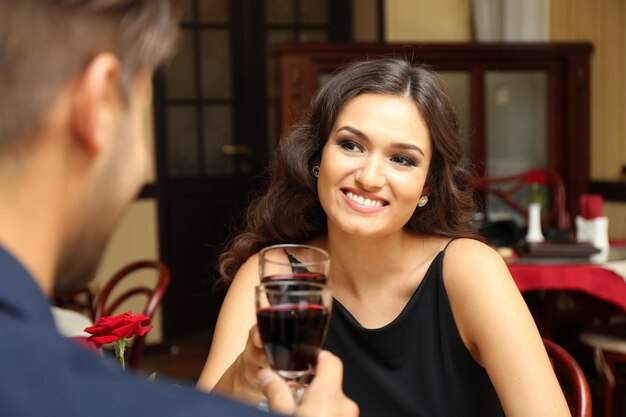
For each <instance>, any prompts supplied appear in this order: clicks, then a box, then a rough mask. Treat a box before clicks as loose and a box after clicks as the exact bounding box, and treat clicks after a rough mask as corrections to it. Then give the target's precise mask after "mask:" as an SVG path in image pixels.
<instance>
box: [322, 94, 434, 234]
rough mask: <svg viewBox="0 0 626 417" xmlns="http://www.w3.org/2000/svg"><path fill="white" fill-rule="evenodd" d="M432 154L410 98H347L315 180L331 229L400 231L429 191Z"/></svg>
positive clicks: (429, 142) (419, 118)
mask: <svg viewBox="0 0 626 417" xmlns="http://www.w3.org/2000/svg"><path fill="white" fill-rule="evenodd" d="M431 155H432V146H431V140H430V136H429V134H428V128H427V126H426V123H425V122H424V120H423V119H422V116H421V115H420V113H419V110H418V108H417V105H416V104H415V103H414V102H413V100H411V99H410V98H408V97H398V96H393V95H386V94H362V95H360V96H357V97H355V98H353V99H352V100H350V101H348V102H347V103H346V104H345V105H344V106H343V108H342V109H341V111H340V113H339V115H338V117H337V120H336V121H335V124H334V126H333V128H332V131H331V133H330V136H329V138H328V140H327V142H326V145H325V146H324V149H323V151H322V159H321V163H320V173H319V178H318V183H317V189H318V193H319V198H320V202H321V204H322V207H323V208H324V211H325V212H326V215H327V216H328V220H329V224H328V227H329V229H330V228H333V227H338V228H339V229H341V230H343V231H344V232H347V233H353V234H358V235H362V236H378V235H386V234H390V233H393V232H397V231H400V230H401V229H402V228H403V226H404V225H405V224H406V223H407V222H408V221H409V219H410V218H411V216H412V215H413V212H414V211H415V209H416V207H417V202H418V200H419V198H420V197H421V196H422V195H428V192H427V190H425V189H424V184H425V182H426V177H427V174H428V168H429V166H430V160H431Z"/></svg>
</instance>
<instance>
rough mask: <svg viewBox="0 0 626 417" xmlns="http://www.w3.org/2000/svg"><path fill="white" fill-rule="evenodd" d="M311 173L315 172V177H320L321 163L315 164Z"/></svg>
mask: <svg viewBox="0 0 626 417" xmlns="http://www.w3.org/2000/svg"><path fill="white" fill-rule="evenodd" d="M311 174H313V176H314V177H315V178H317V177H319V176H320V166H319V165H315V166H314V167H313V169H311Z"/></svg>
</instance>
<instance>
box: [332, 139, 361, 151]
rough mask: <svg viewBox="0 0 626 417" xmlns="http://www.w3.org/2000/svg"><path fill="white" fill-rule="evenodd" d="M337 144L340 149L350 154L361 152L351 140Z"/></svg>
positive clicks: (358, 146) (359, 147) (357, 145)
mask: <svg viewBox="0 0 626 417" xmlns="http://www.w3.org/2000/svg"><path fill="white" fill-rule="evenodd" d="M337 144H338V145H339V147H340V148H342V149H345V150H347V151H350V152H361V151H362V150H363V149H362V148H361V146H360V145H359V144H357V143H356V142H353V141H351V140H340V141H338V142H337Z"/></svg>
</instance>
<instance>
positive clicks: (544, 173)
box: [472, 168, 570, 229]
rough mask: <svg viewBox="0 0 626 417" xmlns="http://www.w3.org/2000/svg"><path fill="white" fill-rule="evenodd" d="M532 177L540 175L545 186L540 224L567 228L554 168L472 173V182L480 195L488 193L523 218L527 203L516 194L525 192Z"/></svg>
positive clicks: (560, 186) (560, 183)
mask: <svg viewBox="0 0 626 417" xmlns="http://www.w3.org/2000/svg"><path fill="white" fill-rule="evenodd" d="M536 178H542V179H543V180H544V181H545V185H544V186H545V188H546V190H547V199H548V201H547V203H548V208H549V210H548V212H547V214H546V216H544V217H543V218H542V224H543V225H544V226H553V227H555V228H557V229H569V228H570V219H569V213H568V212H567V209H566V207H565V187H564V186H563V180H562V179H561V176H560V175H559V174H558V173H557V172H556V171H554V170H552V169H550V168H535V169H532V170H528V171H524V172H520V173H517V174H512V175H504V176H494V177H488V176H483V177H480V176H479V177H474V179H473V181H472V185H473V187H474V189H475V190H476V191H477V192H479V193H480V194H481V195H482V197H483V198H486V197H487V196H488V195H492V196H494V197H496V198H497V199H498V200H500V201H501V202H502V203H504V204H505V205H506V206H508V207H509V208H511V209H512V210H513V211H515V212H517V213H519V214H521V215H522V216H523V217H524V218H527V217H528V204H527V203H526V202H524V201H523V198H521V199H520V196H524V195H527V191H526V192H525V189H529V188H530V184H531V183H532V182H533V180H534V179H536Z"/></svg>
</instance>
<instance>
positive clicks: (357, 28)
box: [352, 0, 378, 42]
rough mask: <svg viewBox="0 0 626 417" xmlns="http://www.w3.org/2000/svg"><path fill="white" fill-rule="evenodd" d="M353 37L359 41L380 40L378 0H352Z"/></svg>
mask: <svg viewBox="0 0 626 417" xmlns="http://www.w3.org/2000/svg"><path fill="white" fill-rule="evenodd" d="M352 38H353V39H354V40H355V41H359V42H376V41H378V10H377V0H352Z"/></svg>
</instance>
